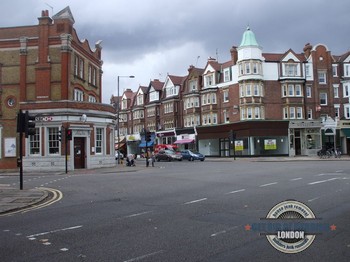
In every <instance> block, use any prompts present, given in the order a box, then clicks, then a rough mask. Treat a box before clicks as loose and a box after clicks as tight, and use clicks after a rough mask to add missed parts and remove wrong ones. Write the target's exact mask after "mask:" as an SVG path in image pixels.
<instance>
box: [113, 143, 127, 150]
mask: <svg viewBox="0 0 350 262" xmlns="http://www.w3.org/2000/svg"><path fill="white" fill-rule="evenodd" d="M124 145H125V143H119V147H123V146H124ZM115 149H118V144H116V145H115Z"/></svg>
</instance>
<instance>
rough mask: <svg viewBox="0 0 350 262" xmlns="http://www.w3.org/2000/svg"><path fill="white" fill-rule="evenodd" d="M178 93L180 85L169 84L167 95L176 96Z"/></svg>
mask: <svg viewBox="0 0 350 262" xmlns="http://www.w3.org/2000/svg"><path fill="white" fill-rule="evenodd" d="M178 94H179V87H178V86H168V87H167V88H166V97H169V96H176V95H178Z"/></svg>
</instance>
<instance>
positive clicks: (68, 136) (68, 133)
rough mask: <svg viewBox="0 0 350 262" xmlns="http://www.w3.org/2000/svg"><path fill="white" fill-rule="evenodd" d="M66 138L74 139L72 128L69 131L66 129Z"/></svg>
mask: <svg viewBox="0 0 350 262" xmlns="http://www.w3.org/2000/svg"><path fill="white" fill-rule="evenodd" d="M66 139H67V140H72V130H71V129H67V131H66Z"/></svg>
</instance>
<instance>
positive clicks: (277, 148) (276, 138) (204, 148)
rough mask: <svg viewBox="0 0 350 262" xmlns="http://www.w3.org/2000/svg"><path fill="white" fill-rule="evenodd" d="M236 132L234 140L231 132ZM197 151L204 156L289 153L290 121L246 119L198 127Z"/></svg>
mask: <svg viewBox="0 0 350 262" xmlns="http://www.w3.org/2000/svg"><path fill="white" fill-rule="evenodd" d="M231 130H232V131H233V132H234V133H235V141H231V139H230V132H231ZM197 133H198V151H199V152H201V153H202V154H204V155H205V156H215V157H233V156H241V157H247V156H282V155H288V154H289V147H288V144H289V140H288V122H287V121H246V122H239V123H233V124H226V125H217V126H202V127H197Z"/></svg>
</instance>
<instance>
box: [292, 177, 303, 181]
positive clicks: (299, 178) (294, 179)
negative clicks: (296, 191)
mask: <svg viewBox="0 0 350 262" xmlns="http://www.w3.org/2000/svg"><path fill="white" fill-rule="evenodd" d="M301 179H303V178H302V177H297V178H293V179H291V180H290V181H297V180H301Z"/></svg>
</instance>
